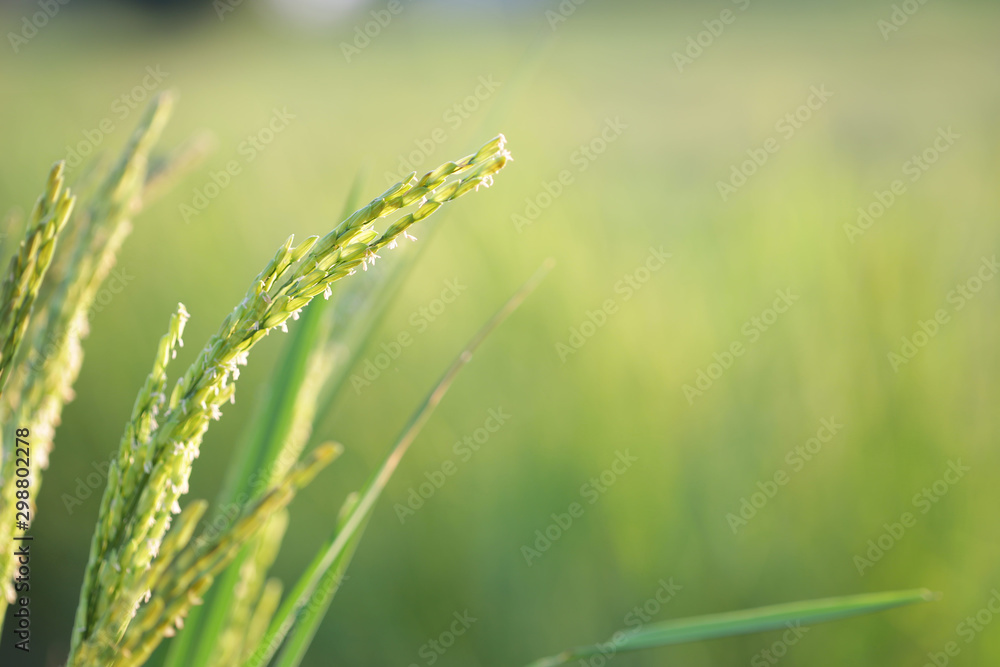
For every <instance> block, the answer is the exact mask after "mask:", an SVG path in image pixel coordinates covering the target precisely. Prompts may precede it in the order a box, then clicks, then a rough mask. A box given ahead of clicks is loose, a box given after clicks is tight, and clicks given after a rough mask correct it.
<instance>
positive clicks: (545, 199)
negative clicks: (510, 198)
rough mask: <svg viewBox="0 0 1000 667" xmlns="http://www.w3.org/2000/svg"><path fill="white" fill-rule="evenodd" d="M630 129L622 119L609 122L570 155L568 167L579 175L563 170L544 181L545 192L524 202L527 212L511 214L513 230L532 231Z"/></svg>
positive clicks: (610, 119) (543, 190) (527, 198)
mask: <svg viewBox="0 0 1000 667" xmlns="http://www.w3.org/2000/svg"><path fill="white" fill-rule="evenodd" d="M627 129H628V125H626V124H625V123H623V122H622V120H621V118H620V117H619V116H615V117H614V118H613V119H612V118H606V119H605V120H604V129H602V130H601V131H600V132H599V133H598V134H597V136H595V137H594V138H593V139H591V140H590V141H588V142H586V143H583V144H580V145H579V146H578V147H577V148H576V150H574V151H573V152H572V153H570V156H569V163H570V164H571V165H572V166H573V167H575V169H576V173H574V172H573V171H572V170H570V169H562V170H560V171H559V173H558V174H556V176H555V178H554V179H553V180H551V181H542V183H541V186H542V191H541V192H539V193H538V194H536V195H535V196H534V197H526V198H525V200H524V210H523V211H522V212H521V213H512V214H511V216H510V221H511V223H513V225H514V229H516V230H517V231H518V233H520V232H521V231H523V230H524V228H525V227H530V226H531V225H533V224H534V223H535V221H536V220H538V218H539V217H540V216H541V215H542V212H543V211H545V209H547V208H549V207H550V206H552V202H554V201H555V200H556V199H558V198H559V197H560V196H562V194H563V192H565V191H566V188H567V187H569V186H570V185H572V184H573V183H575V182H576V175H577V174H582V173H583V172H585V171H587V170H588V169H590V165H592V164H593V163H594V161H595V160H597V158H599V157H600V156H601V155H604V153H605V151H607V150H608V146H610V145H611V144H613V143H615V142H616V141H618V139H619V137H621V136H622V133H623V132H624V131H625V130H627Z"/></svg>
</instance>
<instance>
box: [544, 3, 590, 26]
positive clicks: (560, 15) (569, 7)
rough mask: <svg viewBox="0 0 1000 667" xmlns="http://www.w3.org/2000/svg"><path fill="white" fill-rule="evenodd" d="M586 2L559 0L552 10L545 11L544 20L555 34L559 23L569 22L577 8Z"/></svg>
mask: <svg viewBox="0 0 1000 667" xmlns="http://www.w3.org/2000/svg"><path fill="white" fill-rule="evenodd" d="M585 2H587V0H559V4H558V5H556V8H555V9H554V10H552V9H546V10H545V20H546V21H548V24H549V28H550V29H551V30H552V31H553V32H555V30H556V28H558V27H559V25H560V24H561V23H565V22H566V21H568V20H569V17H570V16H572V15H573V14H575V13H576V9H577V7H579V6H580V5H582V4H583V3H585Z"/></svg>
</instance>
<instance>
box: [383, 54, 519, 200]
mask: <svg viewBox="0 0 1000 667" xmlns="http://www.w3.org/2000/svg"><path fill="white" fill-rule="evenodd" d="M502 85H503V84H502V83H501V82H499V81H495V80H494V79H493V75H492V74H490V75H489V76H480V77H479V79H478V81H477V85H476V87H475V88H474V89H473V91H472V93H470V94H469V95H466V96H465V97H463V98H462V99H460V100H459V101H457V102H455V103H454V104H453V105H451V106H450V107H448V108H447V109H446V110H445V112H444V113H443V114H441V122H442V123H444V125H443V126H438V127H435V128H434V129H433V130H431V131H430V133H428V135H427V136H426V137H425V138H423V139H414V140H413V145H414V149H413V150H411V151H410V152H408V153H406V154H403V153H400V154H399V156H398V161H397V163H396V171H387V172H385V182H386V185H387V186H388V185H393V184H394V183H396V182H397V181H400V180H402V179H403V178H404V177H406V176H407V175H408V174H410V172H414V171H418V170H419V169H420V167H421V166H423V164H424V163H425V162H426V161H427V160H428V158H430V157H431V155H433V154H434V152H435V151H436V150H437V147H438V146H440V145H441V144H443V143H445V142H446V141H448V138H449V136H450V135H449V132H452V133H453V132H455V131H456V130H458V128H460V127H462V124H463V123H464V122H465V121H467V120H468V119H469V118H471V117H472V115H473V114H474V113H475V112H476V111H478V110H479V109H480V108H481V107H482V106H483V104H484V103H485V102H486V101H487V100H488V99H490V98H491V97H492V96H493V93H495V92H496V90H497V89H498V88H499V87H500V86H502Z"/></svg>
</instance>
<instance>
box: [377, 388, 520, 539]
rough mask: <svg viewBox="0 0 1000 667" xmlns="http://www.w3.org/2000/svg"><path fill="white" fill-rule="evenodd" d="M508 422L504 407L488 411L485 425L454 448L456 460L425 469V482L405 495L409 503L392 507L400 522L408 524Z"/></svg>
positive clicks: (450, 459)
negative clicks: (407, 521) (409, 519)
mask: <svg viewBox="0 0 1000 667" xmlns="http://www.w3.org/2000/svg"><path fill="white" fill-rule="evenodd" d="M509 420H510V415H509V414H507V413H506V412H504V411H503V407H498V408H491V409H490V410H488V411H487V412H486V419H485V420H484V421H483V425H482V426H480V427H478V428H476V429H475V430H473V431H472V433H471V434H469V435H466V436H463V437H462V439H461V440H457V441H456V442H455V444H453V445H452V447H451V451H452V454H454V455H455V458H454V459H452V458H448V459H445V460H444V461H442V462H441V464H440V465H439V466H437V467H436V468H434V469H432V470H425V471H424V478H425V481H424V482H421V483H420V484H418V485H417V486H416V487H412V486H411V487H410V488H409V491H408V492H407V494H406V504H403V503H396V504H395V505H394V506H393V509H394V510H395V511H396V517H397V518H398V519H399V523H401V524H403V523H406V520H407V519H408V518H410V517H411V516H413V515H414V514H416V513H417V511H418V510H419V509H420V508H422V507H423V506H424V504H425V503H426V502H427V501H428V500H430V499H431V498H433V497H434V494H435V493H437V492H438V491H440V490H441V488H442V487H443V486H444V485H445V484H446V483H447V482H448V478H450V477H454V476H455V473H457V472H458V469H459V467H460V466H461V465H462V464H464V463H468V462H469V461H470V460H472V457H473V456H475V455H476V452H478V451H479V450H480V449H482V448H483V446H484V445H485V444H486V443H487V442H489V441H490V438H492V437H493V434H494V433H496V432H497V431H499V430H500V428H501V427H503V425H504V424H506V423H507V422H508V421H509ZM456 460H457V463H456Z"/></svg>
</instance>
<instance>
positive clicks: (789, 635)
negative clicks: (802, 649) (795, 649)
mask: <svg viewBox="0 0 1000 667" xmlns="http://www.w3.org/2000/svg"><path fill="white" fill-rule="evenodd" d="M785 627H786V628H788V629H787V630H785V631H784V632H783V633H781V638H780V639H778V640H777V641H775V642H773V643H772V644H771V645H770V646H768V647H767V648H763V649H761V650H760V651H758V652H757V653H754V655H753V657H752V658H750V667H768V666H769V665H776V664H778V663H779V662H781V659H782V658H784V657H785V656H786V655H788V649H789V648H791V647H792V646H795V645H796V644H798V643H799V641H800V640H801V639H802V637H803V636H805V634H806V633H807V632H809V628H808V627H806V628H803V627H802V624H801V623H800V622H798V621H795V622H788V623H785Z"/></svg>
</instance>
